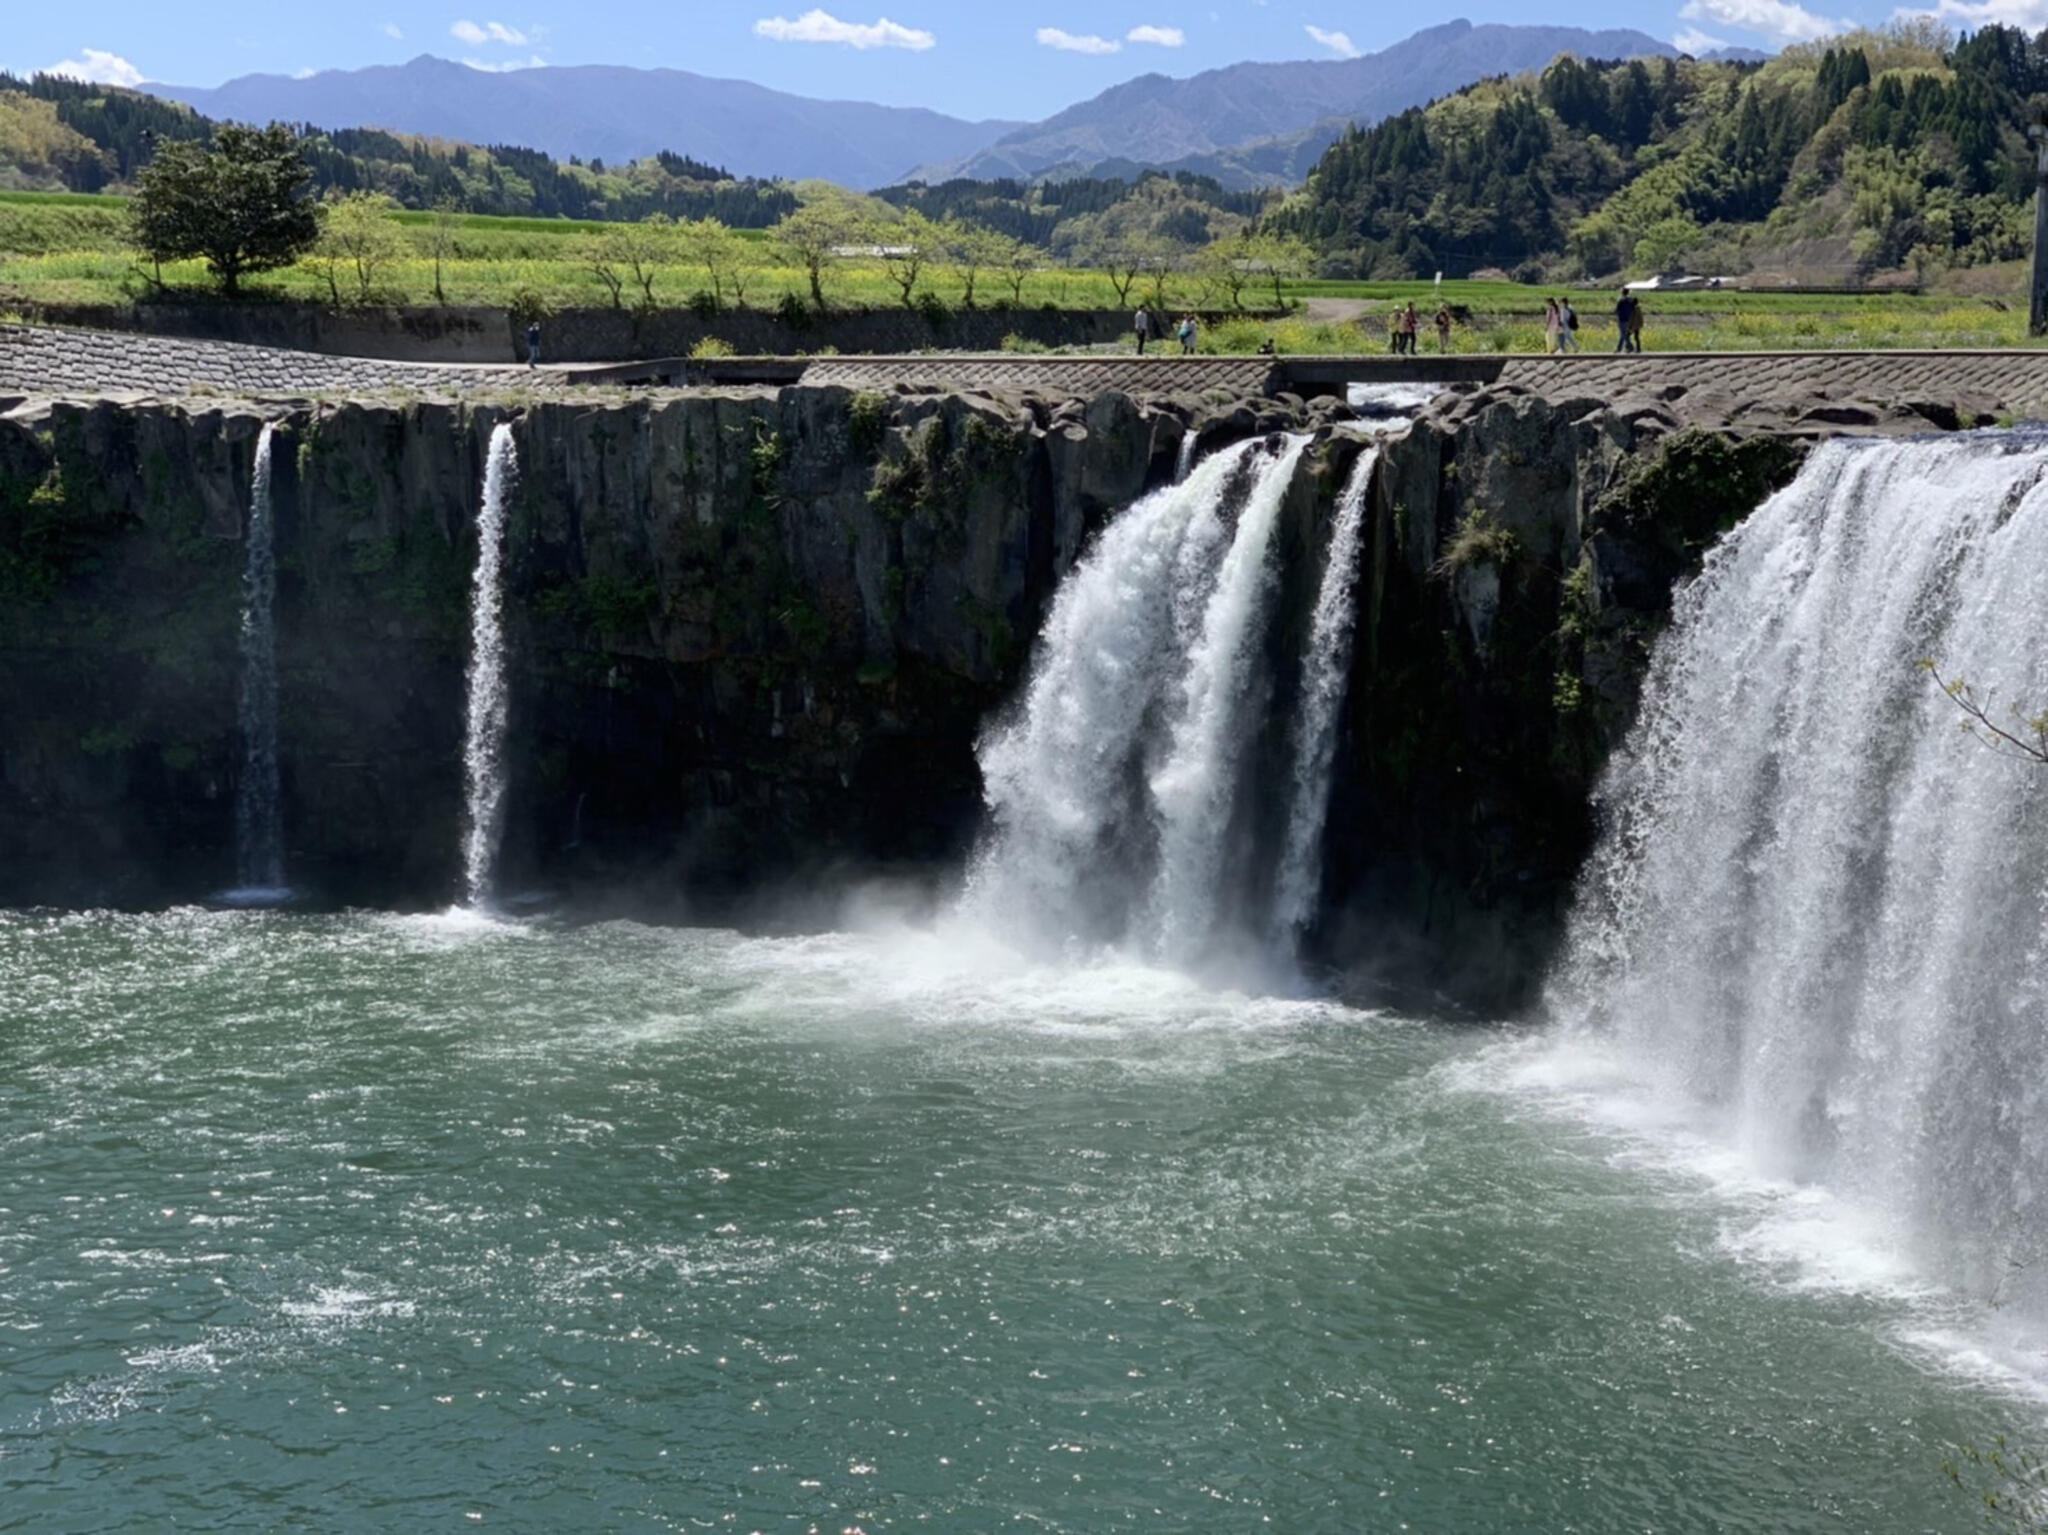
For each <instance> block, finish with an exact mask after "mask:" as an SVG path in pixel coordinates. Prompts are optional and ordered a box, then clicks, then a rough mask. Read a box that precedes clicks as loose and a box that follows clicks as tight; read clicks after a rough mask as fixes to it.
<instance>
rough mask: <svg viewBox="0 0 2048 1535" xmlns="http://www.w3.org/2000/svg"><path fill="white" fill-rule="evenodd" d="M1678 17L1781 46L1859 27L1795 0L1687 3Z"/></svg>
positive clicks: (1692, 0) (1699, 0) (1698, 0)
mask: <svg viewBox="0 0 2048 1535" xmlns="http://www.w3.org/2000/svg"><path fill="white" fill-rule="evenodd" d="M1678 14H1679V15H1680V16H1681V17H1682V18H1684V19H1685V20H1687V21H1708V22H1713V23H1714V24H1715V25H1717V26H1723V27H1735V28H1738V29H1739V30H1741V31H1744V32H1761V33H1763V34H1764V36H1766V37H1768V38H1770V39H1771V40H1772V41H1773V42H1777V43H1810V42H1812V41H1814V39H1816V38H1821V37H1832V36H1833V35H1834V34H1835V33H1837V32H1847V31H1850V30H1852V29H1853V28H1854V27H1855V23H1854V22H1851V21H1836V20H1832V19H1830V18H1829V17H1826V16H1817V15H1815V14H1814V13H1813V12H1812V11H1809V10H1808V9H1807V8H1806V7H1805V6H1803V5H1795V4H1793V3H1792V0H1685V4H1684V5H1683V6H1682V7H1680V8H1679V12H1678Z"/></svg>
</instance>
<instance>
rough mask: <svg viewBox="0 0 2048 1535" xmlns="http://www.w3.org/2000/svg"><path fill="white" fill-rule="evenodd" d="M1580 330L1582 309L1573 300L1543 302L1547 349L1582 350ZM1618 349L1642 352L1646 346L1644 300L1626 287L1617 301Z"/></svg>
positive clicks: (1546, 300) (1615, 326) (1615, 341)
mask: <svg viewBox="0 0 2048 1535" xmlns="http://www.w3.org/2000/svg"><path fill="white" fill-rule="evenodd" d="M1578 331H1579V312H1578V310H1576V309H1574V308H1572V301H1571V300H1570V299H1568V298H1547V299H1545V300H1544V301H1543V346H1544V350H1545V351H1548V352H1551V353H1557V352H1576V351H1578V350H1579V335H1578ZM1614 349H1615V351H1617V352H1640V351H1641V350H1642V349H1643V301H1642V300H1641V299H1639V298H1637V297H1636V296H1635V294H1633V293H1631V292H1630V291H1629V290H1628V289H1626V288H1623V289H1622V290H1621V297H1619V298H1618V299H1616V300H1615V302H1614Z"/></svg>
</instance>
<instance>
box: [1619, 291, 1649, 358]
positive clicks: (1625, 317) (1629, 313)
mask: <svg viewBox="0 0 2048 1535" xmlns="http://www.w3.org/2000/svg"><path fill="white" fill-rule="evenodd" d="M1614 349H1615V351H1617V352H1640V351H1641V350H1642V349H1643V301H1642V300H1641V299H1639V298H1637V297H1636V296H1635V295H1634V294H1633V293H1631V292H1629V290H1628V289H1626V288H1623V289H1622V290H1621V297H1620V298H1618V299H1616V300H1615V301H1614Z"/></svg>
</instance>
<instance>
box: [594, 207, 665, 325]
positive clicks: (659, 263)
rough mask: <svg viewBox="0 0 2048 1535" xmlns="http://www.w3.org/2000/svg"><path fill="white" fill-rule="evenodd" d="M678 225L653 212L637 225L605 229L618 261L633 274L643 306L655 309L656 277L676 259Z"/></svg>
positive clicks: (621, 225) (641, 306) (663, 215)
mask: <svg viewBox="0 0 2048 1535" xmlns="http://www.w3.org/2000/svg"><path fill="white" fill-rule="evenodd" d="M675 228H676V226H675V225H674V224H673V223H671V222H670V221H669V217H668V215H667V214H665V213H650V214H648V215H647V217H646V218H644V219H642V220H641V221H640V222H639V223H637V224H620V225H618V226H617V227H616V228H614V229H608V230H606V231H605V235H606V238H608V239H609V240H610V241H611V242H612V247H613V249H614V250H615V251H616V252H617V255H618V260H619V261H620V262H621V263H623V265H624V266H625V268H626V270H627V271H629V272H631V273H632V274H633V285H634V286H635V287H636V288H638V289H639V290H640V305H639V307H640V308H642V309H652V308H654V279H655V278H657V277H659V276H660V275H661V269H662V268H663V267H665V266H671V265H673V264H674V262H675V257H676V239H675Z"/></svg>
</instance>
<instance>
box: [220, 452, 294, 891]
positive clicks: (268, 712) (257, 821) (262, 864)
mask: <svg viewBox="0 0 2048 1535" xmlns="http://www.w3.org/2000/svg"><path fill="white" fill-rule="evenodd" d="M271 438H272V428H271V427H270V425H269V424H268V423H266V424H265V425H264V427H263V430H262V432H261V433H260V434H259V435H258V436H257V438H256V469H255V476H254V479H255V484H254V488H253V489H252V490H251V492H250V496H249V525H248V531H247V533H246V534H245V535H244V537H245V541H246V545H247V549H246V553H245V555H244V564H243V571H242V635H241V648H242V686H241V693H240V697H239V699H238V708H237V713H238V716H239V723H240V725H241V730H242V773H241V777H240V779H239V780H238V781H237V782H236V785H235V882H236V885H237V886H238V888H237V889H236V890H234V891H232V892H230V894H231V895H232V896H233V897H234V898H235V899H236V900H238V901H242V902H259V901H266V900H278V899H282V898H283V897H284V895H285V894H286V892H285V888H284V829H283V817H282V812H281V811H280V809H279V793H278V763H277V625H276V606H277V555H276V531H275V523H276V519H275V516H274V514H273V512H272V510H271V496H270V483H271V463H270V461H271Z"/></svg>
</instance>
